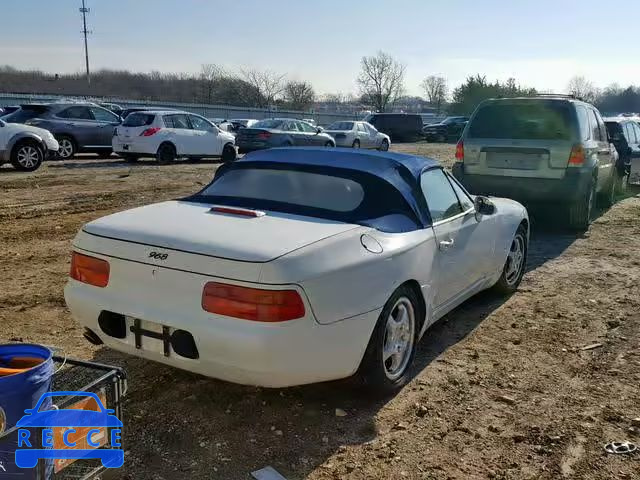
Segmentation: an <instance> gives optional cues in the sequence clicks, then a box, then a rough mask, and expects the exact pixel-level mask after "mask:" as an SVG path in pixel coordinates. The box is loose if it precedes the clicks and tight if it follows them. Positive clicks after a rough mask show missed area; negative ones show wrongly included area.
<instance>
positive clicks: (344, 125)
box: [327, 122, 353, 131]
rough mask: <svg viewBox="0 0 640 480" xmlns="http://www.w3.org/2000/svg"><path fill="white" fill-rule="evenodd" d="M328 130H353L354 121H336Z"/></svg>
mask: <svg viewBox="0 0 640 480" xmlns="http://www.w3.org/2000/svg"><path fill="white" fill-rule="evenodd" d="M327 130H347V131H348V130H353V122H336V123H332V124H331V125H329V126H328V127H327Z"/></svg>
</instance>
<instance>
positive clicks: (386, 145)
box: [378, 138, 389, 152]
mask: <svg viewBox="0 0 640 480" xmlns="http://www.w3.org/2000/svg"><path fill="white" fill-rule="evenodd" d="M378 150H380V151H381V152H386V151H388V150H389V141H388V140H387V139H386V138H385V139H383V140H382V143H381V144H380V148H379V149H378Z"/></svg>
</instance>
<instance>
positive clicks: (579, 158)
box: [569, 145, 584, 167]
mask: <svg viewBox="0 0 640 480" xmlns="http://www.w3.org/2000/svg"><path fill="white" fill-rule="evenodd" d="M582 165H584V148H582V145H574V146H573V148H572V149H571V154H570V155H569V166H570V167H572V166H573V167H581V166H582Z"/></svg>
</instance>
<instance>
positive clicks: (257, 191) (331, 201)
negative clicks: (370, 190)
mask: <svg viewBox="0 0 640 480" xmlns="http://www.w3.org/2000/svg"><path fill="white" fill-rule="evenodd" d="M239 192H241V194H242V197H243V198H247V199H255V200H264V201H267V202H277V203H288V204H290V205H300V206H302V207H311V208H318V209H322V210H331V211H334V212H350V211H353V210H355V209H356V208H358V206H359V205H360V204H361V203H362V199H363V198H364V190H363V188H362V186H361V185H360V184H358V183H357V182H355V181H353V180H350V179H348V178H340V177H333V176H330V175H322V174H318V173H310V172H301V171H296V170H268V169H256V170H253V169H242V170H232V171H230V172H228V173H226V174H225V175H223V176H221V177H220V178H219V179H218V180H217V181H216V182H214V183H212V184H211V185H210V186H209V187H207V188H206V189H205V191H204V192H203V194H204V195H207V196H209V195H211V196H216V197H235V196H237V195H238V193H239Z"/></svg>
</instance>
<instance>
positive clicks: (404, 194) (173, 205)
mask: <svg viewBox="0 0 640 480" xmlns="http://www.w3.org/2000/svg"><path fill="white" fill-rule="evenodd" d="M528 238H529V219H528V216H527V212H526V210H525V208H524V207H523V206H522V205H520V204H519V203H517V202H515V201H512V200H507V199H501V198H492V199H490V200H489V199H488V198H485V197H472V196H470V195H469V194H468V193H467V192H466V191H465V190H464V188H463V187H462V186H460V184H458V183H457V182H456V180H455V179H453V178H452V177H451V175H449V174H448V173H447V172H445V171H444V170H443V169H442V168H441V167H440V166H439V165H438V164H437V163H436V162H435V161H433V160H430V159H426V158H421V157H414V156H409V155H401V154H396V153H389V152H385V153H382V152H364V151H362V150H360V151H355V150H351V151H349V150H326V149H322V148H295V149H292V148H281V149H272V150H264V151H259V152H254V153H251V154H249V155H247V156H246V157H244V158H243V159H241V160H239V161H237V162H234V163H229V164H225V165H223V166H221V167H220V168H219V169H218V171H217V172H216V175H215V177H214V179H213V181H212V182H211V183H210V184H209V185H208V186H206V187H205V188H204V189H203V190H202V191H200V192H198V193H196V194H195V195H192V196H190V197H187V198H183V199H180V200H175V201H168V202H163V203H158V204H154V205H148V206H144V207H140V208H135V209H133V210H128V211H124V212H121V213H116V214H114V215H110V216H107V217H104V218H101V219H98V220H96V221H93V222H90V223H88V224H87V225H85V226H84V227H83V228H82V229H81V231H80V232H79V233H78V235H77V236H76V238H75V240H74V241H73V255H72V262H71V273H70V277H71V278H70V279H69V282H68V284H67V286H66V288H65V298H66V301H67V305H68V306H69V308H70V309H71V312H72V313H73V315H74V316H75V318H76V319H77V320H78V321H79V322H80V323H81V324H82V325H83V326H84V327H85V328H86V330H85V336H86V337H87V339H88V340H90V341H92V342H94V343H97V344H99V343H104V344H106V345H107V346H108V347H110V348H113V349H115V350H119V351H121V352H126V353H129V354H132V355H137V356H140V357H144V358H147V359H150V360H154V361H158V362H162V363H165V364H168V365H172V366H175V367H178V368H183V369H185V370H190V371H193V372H197V373H200V374H203V375H207V376H211V377H215V378H220V379H223V380H227V381H231V382H236V383H241V384H250V385H259V386H266V387H284V386H290V385H298V384H305V383H312V382H322V381H325V380H333V379H339V378H345V377H350V376H354V375H355V376H356V377H357V378H358V379H359V380H361V381H362V382H364V383H365V384H367V385H369V386H371V387H374V388H375V389H376V390H378V391H390V390H394V389H396V388H398V387H400V386H402V385H403V384H404V383H405V382H407V380H408V378H409V373H408V372H409V367H410V365H411V362H412V360H413V357H414V354H415V351H416V344H417V342H418V340H419V339H420V337H422V336H423V335H424V334H425V332H426V331H427V329H428V328H429V326H431V325H432V324H433V323H434V322H435V321H437V320H438V319H439V318H441V317H442V316H444V315H445V314H446V313H447V312H449V311H450V310H452V309H453V308H455V307H456V306H457V305H459V304H460V303H462V302H463V301H465V300H466V299H467V298H469V297H471V296H472V295H474V294H476V293H478V292H479V291H481V290H484V289H486V288H489V287H495V288H497V289H498V290H499V291H501V292H504V293H510V292H513V291H514V290H515V289H516V288H517V286H518V285H519V283H520V280H521V279H522V276H523V274H524V270H525V262H526V255H527V245H528Z"/></svg>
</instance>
